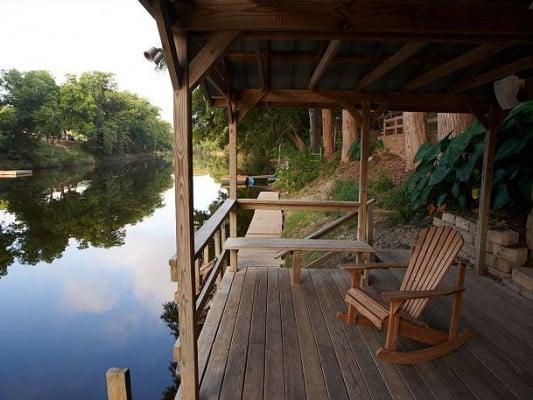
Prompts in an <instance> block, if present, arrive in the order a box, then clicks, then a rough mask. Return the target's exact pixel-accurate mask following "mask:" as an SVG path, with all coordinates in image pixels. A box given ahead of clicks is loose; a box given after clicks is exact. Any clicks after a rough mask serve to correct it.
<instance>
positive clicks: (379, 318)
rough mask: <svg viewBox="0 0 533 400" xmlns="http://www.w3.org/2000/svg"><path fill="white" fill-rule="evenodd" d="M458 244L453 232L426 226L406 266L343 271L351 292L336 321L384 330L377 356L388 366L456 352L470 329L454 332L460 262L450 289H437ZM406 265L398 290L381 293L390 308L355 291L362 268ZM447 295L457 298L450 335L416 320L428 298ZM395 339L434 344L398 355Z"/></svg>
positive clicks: (349, 267)
mask: <svg viewBox="0 0 533 400" xmlns="http://www.w3.org/2000/svg"><path fill="white" fill-rule="evenodd" d="M462 246H463V238H462V237H461V235H460V234H459V232H457V231H456V230H454V229H452V228H449V227H442V226H440V227H432V228H426V229H423V230H422V231H420V233H419V234H418V238H417V240H416V243H415V246H414V247H413V249H412V251H411V258H410V261H409V265H401V264H391V263H368V264H354V265H347V266H345V267H343V269H345V270H346V271H348V272H349V273H350V275H351V289H349V290H348V293H347V294H346V296H345V301H346V304H347V305H348V311H347V312H346V313H338V314H337V318H338V319H340V320H341V321H344V322H346V323H347V324H353V323H355V324H359V325H369V326H374V327H376V328H378V329H380V330H383V331H386V333H387V336H386V342H385V348H380V349H379V350H378V351H377V356H378V357H379V358H380V359H382V360H385V361H388V362H392V363H397V364H414V363H419V362H425V361H429V360H433V359H435V358H438V357H442V356H444V355H446V354H448V353H450V352H451V351H453V350H455V349H457V348H459V347H460V346H461V345H463V344H464V343H465V342H466V341H467V340H468V339H469V338H470V337H471V336H472V334H471V332H469V331H463V332H461V333H457V325H458V322H459V312H460V308H461V296H462V293H463V291H464V288H463V284H464V276H465V266H464V264H463V263H459V272H458V274H457V282H456V287H455V288H454V289H449V290H447V289H438V286H439V284H440V283H441V281H442V279H443V277H444V274H445V273H446V272H447V271H448V269H449V267H450V265H452V263H453V261H454V259H455V257H456V256H457V253H458V252H459V250H460V249H461V247H462ZM406 267H407V270H406V272H405V276H404V278H403V281H402V284H401V286H400V289H399V290H398V291H395V292H386V293H382V294H381V297H382V298H383V300H385V301H386V302H388V309H387V308H385V307H384V306H383V305H382V304H381V303H379V302H378V301H376V300H375V299H373V298H372V297H370V296H369V295H368V294H367V293H366V292H364V291H363V290H361V288H360V287H359V282H360V277H361V274H362V273H363V272H364V271H365V270H371V269H389V268H406ZM448 295H454V296H455V299H454V302H453V307H452V313H451V321H450V328H449V331H448V332H444V331H441V330H437V329H434V328H431V327H429V326H427V325H426V324H424V323H422V322H420V321H418V318H419V317H420V315H421V314H422V312H423V311H424V309H425V307H426V305H427V303H428V301H429V300H430V299H431V298H433V297H437V296H448ZM398 335H400V336H403V337H406V338H409V339H413V340H416V341H419V342H422V343H425V344H430V345H432V346H431V347H429V348H425V349H422V350H415V351H407V352H402V351H397V350H396V346H397V342H398Z"/></svg>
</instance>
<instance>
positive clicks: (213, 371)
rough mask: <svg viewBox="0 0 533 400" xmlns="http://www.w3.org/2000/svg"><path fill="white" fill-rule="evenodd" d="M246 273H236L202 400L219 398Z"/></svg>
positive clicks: (210, 361)
mask: <svg viewBox="0 0 533 400" xmlns="http://www.w3.org/2000/svg"><path fill="white" fill-rule="evenodd" d="M246 271H247V270H246V269H244V270H241V271H238V272H236V273H235V276H234V278H233V285H232V288H231V290H230V295H229V297H228V300H227V303H226V307H225V309H224V315H223V316H222V320H221V321H220V327H219V330H218V333H217V335H216V337H215V341H214V343H213V349H212V351H211V356H210V357H209V361H208V363H207V369H206V372H205V374H204V378H203V380H202V383H201V385H200V398H201V399H218V397H219V394H220V388H221V386H222V380H223V378H224V371H225V369H226V361H227V357H228V352H229V347H230V343H231V338H232V337H233V330H234V328H235V320H236V317H237V310H238V308H239V304H240V300H241V294H242V286H243V283H244V277H245V275H246ZM201 351H203V349H201Z"/></svg>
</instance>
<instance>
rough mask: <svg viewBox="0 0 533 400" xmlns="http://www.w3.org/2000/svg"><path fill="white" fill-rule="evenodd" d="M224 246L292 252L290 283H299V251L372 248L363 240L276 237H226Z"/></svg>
mask: <svg viewBox="0 0 533 400" xmlns="http://www.w3.org/2000/svg"><path fill="white" fill-rule="evenodd" d="M224 247H225V248H226V249H227V250H241V249H271V250H289V251H293V252H294V261H293V268H292V279H291V280H292V285H293V286H297V285H299V284H300V269H301V252H302V251H328V252H335V253H357V254H370V253H374V249H373V248H372V247H370V245H368V244H367V243H365V242H359V241H357V240H329V239H278V238H249V237H238V238H228V239H227V240H226V243H225V244H224Z"/></svg>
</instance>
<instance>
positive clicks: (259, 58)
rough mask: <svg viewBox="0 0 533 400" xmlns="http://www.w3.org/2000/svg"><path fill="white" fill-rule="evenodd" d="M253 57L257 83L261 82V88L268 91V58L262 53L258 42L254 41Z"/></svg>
mask: <svg viewBox="0 0 533 400" xmlns="http://www.w3.org/2000/svg"><path fill="white" fill-rule="evenodd" d="M253 56H254V58H255V63H256V65H257V75H258V76H259V81H260V82H261V88H262V89H268V87H269V86H270V82H269V79H268V77H269V72H268V58H267V56H266V54H265V52H264V51H263V48H262V46H261V41H260V40H256V41H255V49H254V55H253Z"/></svg>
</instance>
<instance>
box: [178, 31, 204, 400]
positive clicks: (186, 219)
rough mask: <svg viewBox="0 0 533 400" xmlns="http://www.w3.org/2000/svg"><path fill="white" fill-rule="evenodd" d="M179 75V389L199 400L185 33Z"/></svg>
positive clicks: (181, 40)
mask: <svg viewBox="0 0 533 400" xmlns="http://www.w3.org/2000/svg"><path fill="white" fill-rule="evenodd" d="M174 43H175V51H176V54H177V56H178V60H179V64H178V65H177V67H179V69H180V71H181V73H182V75H181V82H180V85H179V88H178V89H176V88H175V89H174V137H175V145H174V168H175V171H174V175H175V190H176V193H175V196H176V247H177V249H178V252H177V272H178V282H179V285H178V291H177V298H176V300H177V302H178V310H179V321H180V341H181V358H180V371H181V386H180V390H181V393H182V398H184V399H192V400H196V399H198V351H197V343H196V334H195V301H194V266H193V264H194V231H193V225H194V224H193V187H192V120H191V92H190V90H189V74H188V72H189V62H188V54H187V50H188V49H187V44H188V43H187V36H186V34H179V35H174Z"/></svg>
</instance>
